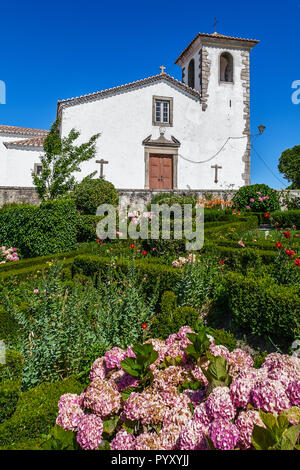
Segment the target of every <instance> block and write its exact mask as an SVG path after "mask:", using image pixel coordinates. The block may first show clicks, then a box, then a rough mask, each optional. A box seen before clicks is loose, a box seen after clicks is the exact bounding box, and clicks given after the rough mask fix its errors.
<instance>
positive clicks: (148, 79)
mask: <svg viewBox="0 0 300 470" xmlns="http://www.w3.org/2000/svg"><path fill="white" fill-rule="evenodd" d="M163 78H165V79H167V80H169V81H171V82H173V83H175V84H176V85H179V86H180V87H182V88H184V89H185V90H186V91H188V92H189V93H191V94H193V95H194V96H198V97H199V98H201V93H200V92H199V91H197V90H195V89H194V88H191V87H189V86H188V85H186V84H185V83H183V82H181V81H179V80H177V79H176V78H174V77H172V76H171V75H169V74H168V73H165V72H163V73H159V74H157V75H152V76H151V77H146V78H142V79H140V80H135V81H134V82H129V83H125V84H123V85H118V86H116V87H112V88H106V89H104V90H100V91H95V92H93V93H88V94H85V95H80V96H75V97H72V98H67V99H63V100H58V102H57V105H58V107H59V106H60V105H61V104H63V103H69V102H71V101H75V100H81V99H88V98H90V97H95V96H97V95H99V96H101V95H104V94H107V93H112V92H115V91H118V90H122V89H127V88H131V87H134V86H135V85H142V84H143V83H151V82H152V81H156V80H159V79H163Z"/></svg>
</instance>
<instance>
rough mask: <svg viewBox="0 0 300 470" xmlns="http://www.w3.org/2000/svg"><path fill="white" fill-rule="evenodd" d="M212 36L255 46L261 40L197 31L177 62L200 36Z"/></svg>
mask: <svg viewBox="0 0 300 470" xmlns="http://www.w3.org/2000/svg"><path fill="white" fill-rule="evenodd" d="M199 37H200V38H212V39H228V40H230V41H241V42H248V43H253V44H254V46H255V45H256V44H258V43H259V42H260V41H259V40H258V39H249V38H239V37H236V36H226V35H225V34H221V33H217V32H214V33H212V34H210V33H200V32H199V33H197V34H196V36H195V37H194V38H193V39H192V40H191V42H190V43H189V44H188V45H187V46H186V47H185V48H184V49H183V51H182V52H181V53H180V54H179V56H178V57H177V59H176V61H175V64H177V62H178V61H179V60H180V59H181V57H182V56H183V55H184V54H185V53H186V52H187V51H188V50H189V48H190V47H191V46H192V44H193V43H194V42H195V41H196V40H197V39H198V38H199ZM254 46H253V47H254Z"/></svg>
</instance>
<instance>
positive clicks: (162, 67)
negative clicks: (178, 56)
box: [159, 65, 166, 73]
mask: <svg viewBox="0 0 300 470" xmlns="http://www.w3.org/2000/svg"><path fill="white" fill-rule="evenodd" d="M159 68H160V73H165V70H166V67H165V66H164V65H161V66H160V67H159Z"/></svg>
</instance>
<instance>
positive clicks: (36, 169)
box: [34, 163, 43, 176]
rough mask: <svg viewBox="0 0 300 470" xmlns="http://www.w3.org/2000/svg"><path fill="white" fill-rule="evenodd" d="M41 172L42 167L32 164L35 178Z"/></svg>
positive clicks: (39, 164) (38, 164)
mask: <svg viewBox="0 0 300 470" xmlns="http://www.w3.org/2000/svg"><path fill="white" fill-rule="evenodd" d="M42 170H43V165H42V164H41V163H35V164H34V174H35V175H36V176H40V174H41V173H42Z"/></svg>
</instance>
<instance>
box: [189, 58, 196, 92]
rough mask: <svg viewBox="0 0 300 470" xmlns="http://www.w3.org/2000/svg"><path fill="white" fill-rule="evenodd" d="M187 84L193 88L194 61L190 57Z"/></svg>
mask: <svg viewBox="0 0 300 470" xmlns="http://www.w3.org/2000/svg"><path fill="white" fill-rule="evenodd" d="M188 86H190V87H191V88H195V61H194V59H192V60H191V61H190V63H189V69H188Z"/></svg>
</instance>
